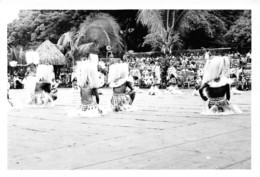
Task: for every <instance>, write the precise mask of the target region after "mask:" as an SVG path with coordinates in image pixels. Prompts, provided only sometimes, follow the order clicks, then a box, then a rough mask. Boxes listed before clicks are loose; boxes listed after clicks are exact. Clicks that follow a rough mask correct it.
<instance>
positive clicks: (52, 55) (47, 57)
mask: <svg viewBox="0 0 260 177" xmlns="http://www.w3.org/2000/svg"><path fill="white" fill-rule="evenodd" d="M36 51H37V52H38V53H39V56H40V61H39V64H50V65H65V64H66V63H67V61H66V58H65V56H64V55H63V54H62V53H61V52H60V51H59V49H57V47H56V46H55V45H54V44H53V43H51V42H50V41H49V40H46V41H45V42H43V43H42V44H41V45H40V46H39V47H38V48H37V50H36Z"/></svg>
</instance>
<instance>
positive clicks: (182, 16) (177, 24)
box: [173, 10, 189, 31]
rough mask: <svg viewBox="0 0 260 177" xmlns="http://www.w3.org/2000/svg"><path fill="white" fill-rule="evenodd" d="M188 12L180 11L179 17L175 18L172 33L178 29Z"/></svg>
mask: <svg viewBox="0 0 260 177" xmlns="http://www.w3.org/2000/svg"><path fill="white" fill-rule="evenodd" d="M188 12H189V10H182V11H181V13H180V15H178V17H177V18H176V20H175V22H174V28H173V30H174V31H178V29H179V28H180V26H181V24H182V23H183V20H184V18H185V16H186V15H187V14H188Z"/></svg>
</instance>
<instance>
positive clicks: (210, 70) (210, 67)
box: [202, 56, 230, 83]
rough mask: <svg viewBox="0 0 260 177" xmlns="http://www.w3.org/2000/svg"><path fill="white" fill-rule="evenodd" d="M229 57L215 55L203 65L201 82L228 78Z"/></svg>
mask: <svg viewBox="0 0 260 177" xmlns="http://www.w3.org/2000/svg"><path fill="white" fill-rule="evenodd" d="M229 73H230V69H229V59H228V58H227V57H220V56H215V57H213V58H212V59H211V60H209V63H208V64H207V66H206V67H205V70H204V75H203V80H202V83H207V82H211V81H214V80H215V79H217V78H229Z"/></svg>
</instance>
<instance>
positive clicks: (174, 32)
mask: <svg viewBox="0 0 260 177" xmlns="http://www.w3.org/2000/svg"><path fill="white" fill-rule="evenodd" d="M188 12H189V11H188V10H140V11H139V12H138V16H137V22H140V23H141V24H143V25H145V26H147V28H148V31H149V33H148V34H147V35H146V36H145V37H144V43H143V45H151V46H152V48H153V49H154V50H156V49H158V48H159V49H160V50H161V51H162V52H164V53H168V52H169V53H171V52H172V50H173V49H174V48H181V46H182V41H181V39H180V29H181V25H182V23H183V21H184V17H185V16H186V15H187V13H188Z"/></svg>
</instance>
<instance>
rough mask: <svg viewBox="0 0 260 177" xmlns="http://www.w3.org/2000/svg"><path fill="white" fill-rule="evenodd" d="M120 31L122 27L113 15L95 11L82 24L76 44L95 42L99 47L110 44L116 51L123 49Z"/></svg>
mask: <svg viewBox="0 0 260 177" xmlns="http://www.w3.org/2000/svg"><path fill="white" fill-rule="evenodd" d="M119 31H120V27H119V25H118V23H117V22H116V20H115V19H114V18H113V17H112V16H110V15H108V14H104V13H98V14H95V13H93V14H91V15H90V16H88V17H87V18H86V20H85V21H84V22H83V23H82V24H81V26H80V30H79V32H78V34H77V39H76V43H75V45H76V46H80V45H82V44H86V43H90V42H94V43H97V44H98V45H97V46H98V47H103V46H108V45H110V46H112V50H113V51H114V52H118V51H122V49H123V42H122V38H121V37H120V36H119Z"/></svg>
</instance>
